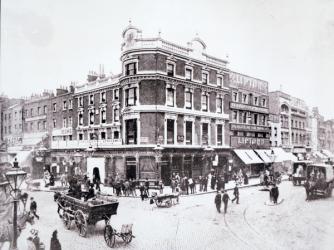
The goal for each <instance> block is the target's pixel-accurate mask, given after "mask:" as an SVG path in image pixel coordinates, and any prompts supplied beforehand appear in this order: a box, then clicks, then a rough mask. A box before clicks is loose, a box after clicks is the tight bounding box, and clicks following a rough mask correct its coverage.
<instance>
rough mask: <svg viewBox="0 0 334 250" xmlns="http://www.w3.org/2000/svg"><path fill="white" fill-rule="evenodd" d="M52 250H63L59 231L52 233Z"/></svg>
mask: <svg viewBox="0 0 334 250" xmlns="http://www.w3.org/2000/svg"><path fill="white" fill-rule="evenodd" d="M50 250H61V245H60V242H59V240H58V237H57V230H55V231H53V233H52V237H51V245H50Z"/></svg>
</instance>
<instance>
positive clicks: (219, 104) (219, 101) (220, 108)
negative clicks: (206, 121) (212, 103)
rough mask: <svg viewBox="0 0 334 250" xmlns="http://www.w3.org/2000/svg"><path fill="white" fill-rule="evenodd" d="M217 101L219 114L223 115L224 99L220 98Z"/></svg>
mask: <svg viewBox="0 0 334 250" xmlns="http://www.w3.org/2000/svg"><path fill="white" fill-rule="evenodd" d="M216 101H217V113H220V114H221V113H223V98H221V97H218V98H217V99H216Z"/></svg>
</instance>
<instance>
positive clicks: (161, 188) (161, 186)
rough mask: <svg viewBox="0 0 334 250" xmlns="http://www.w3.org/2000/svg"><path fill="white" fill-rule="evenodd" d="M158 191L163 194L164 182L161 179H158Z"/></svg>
mask: <svg viewBox="0 0 334 250" xmlns="http://www.w3.org/2000/svg"><path fill="white" fill-rule="evenodd" d="M159 191H160V194H163V192H164V183H163V182H162V180H160V181H159Z"/></svg>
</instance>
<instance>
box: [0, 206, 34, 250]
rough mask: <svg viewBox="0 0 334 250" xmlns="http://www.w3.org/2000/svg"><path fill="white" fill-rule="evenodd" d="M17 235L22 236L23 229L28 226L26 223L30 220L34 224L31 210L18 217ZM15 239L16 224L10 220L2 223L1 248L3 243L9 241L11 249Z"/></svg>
mask: <svg viewBox="0 0 334 250" xmlns="http://www.w3.org/2000/svg"><path fill="white" fill-rule="evenodd" d="M17 219H18V220H17V237H19V236H20V234H21V231H22V230H23V229H24V228H25V227H26V223H27V222H29V223H30V224H31V225H33V224H34V216H33V215H32V214H30V212H28V213H27V212H24V213H23V214H22V215H20V216H19V217H18V218H17ZM13 240H14V226H13V222H12V221H10V220H8V221H7V222H4V223H1V224H0V249H1V248H2V245H3V244H4V243H5V242H7V241H9V242H10V249H11V248H12V244H13Z"/></svg>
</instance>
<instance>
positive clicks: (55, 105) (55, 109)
mask: <svg viewBox="0 0 334 250" xmlns="http://www.w3.org/2000/svg"><path fill="white" fill-rule="evenodd" d="M52 107H53V112H56V111H57V103H54V104H53V106H52Z"/></svg>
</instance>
